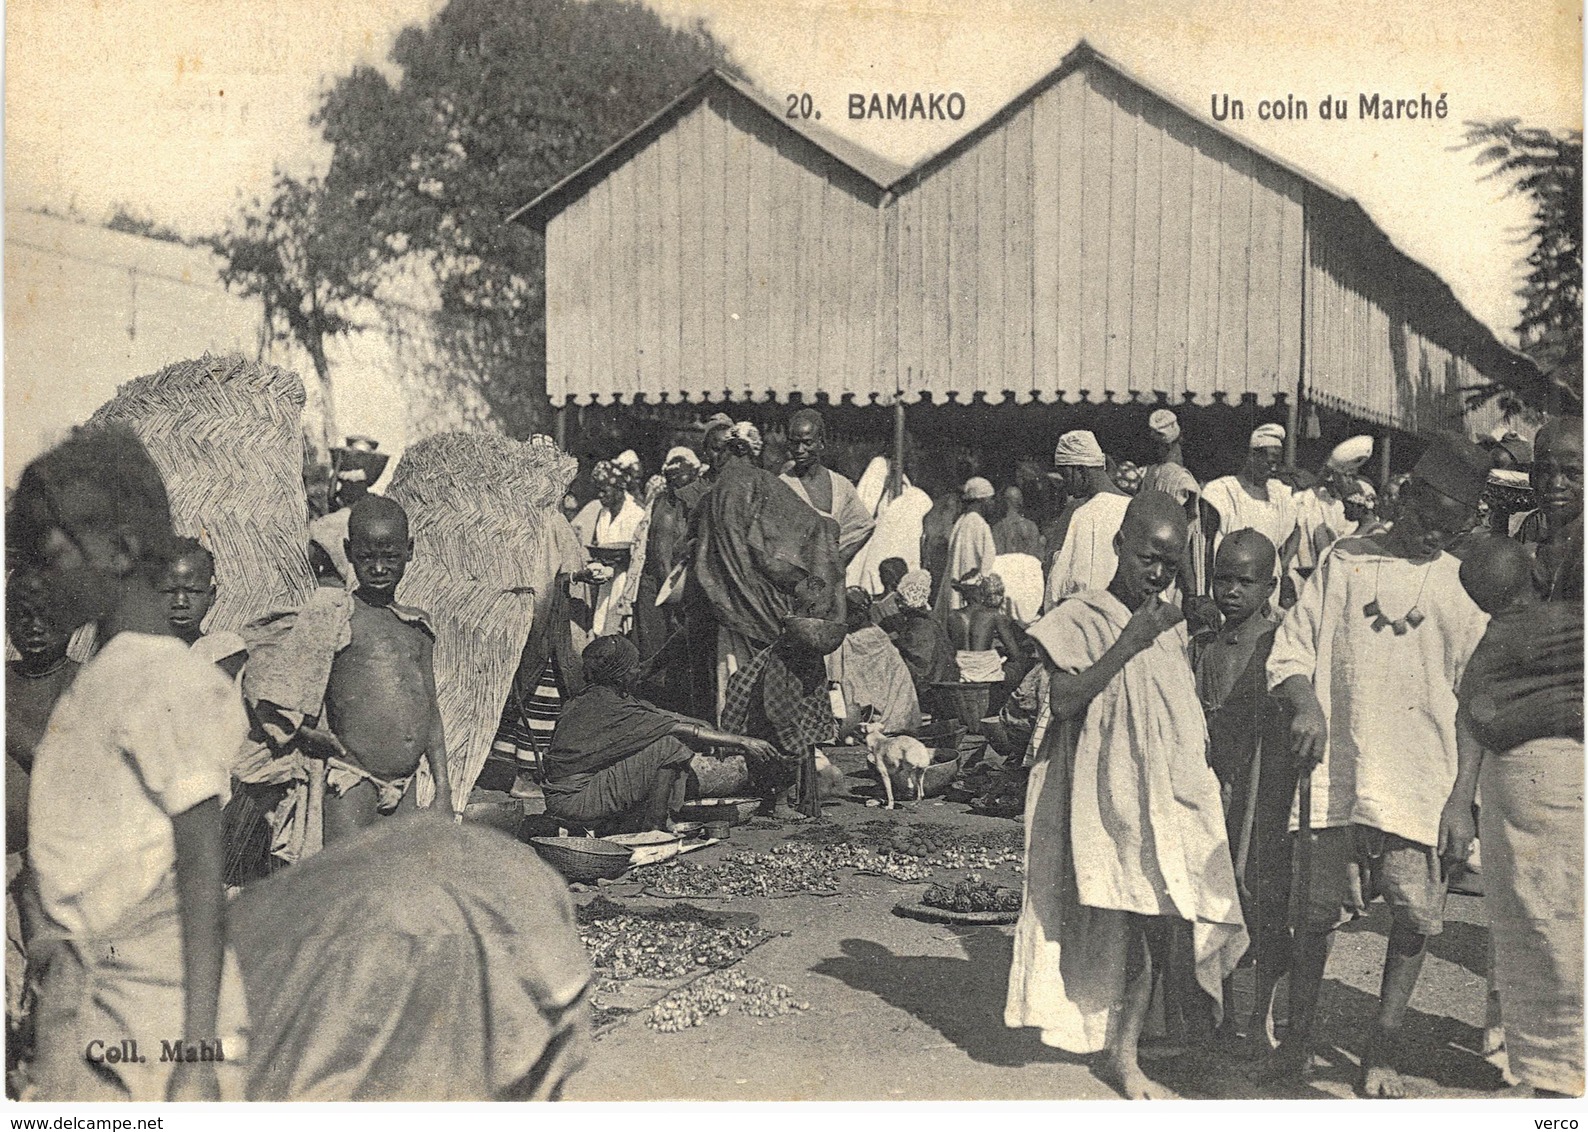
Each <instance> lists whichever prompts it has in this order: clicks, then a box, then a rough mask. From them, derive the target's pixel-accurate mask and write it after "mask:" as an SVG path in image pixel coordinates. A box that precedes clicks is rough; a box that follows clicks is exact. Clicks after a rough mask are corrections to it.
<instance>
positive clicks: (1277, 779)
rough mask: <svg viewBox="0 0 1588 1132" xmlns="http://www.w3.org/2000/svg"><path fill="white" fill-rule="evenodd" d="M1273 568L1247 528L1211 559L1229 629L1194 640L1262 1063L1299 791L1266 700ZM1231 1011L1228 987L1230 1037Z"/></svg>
mask: <svg viewBox="0 0 1588 1132" xmlns="http://www.w3.org/2000/svg"><path fill="white" fill-rule="evenodd" d="M1275 562H1276V557H1275V550H1274V544H1273V543H1272V542H1270V541H1269V539H1268V536H1267V535H1264V534H1262V533H1260V532H1258V531H1255V530H1252V529H1250V528H1248V529H1246V530H1242V531H1236V532H1235V533H1234V534H1232V535H1230V536H1229V537H1228V538H1226V539H1225V540H1224V541H1223V543H1222V544H1220V546H1219V550H1218V554H1217V555H1215V557H1214V561H1213V585H1212V592H1213V600H1214V602H1215V604H1216V605H1217V606H1218V610H1219V615H1220V616H1221V617H1222V618H1223V624H1222V625H1221V626H1220V627H1219V628H1218V629H1216V630H1212V631H1209V632H1206V633H1200V634H1198V635H1197V636H1196V637H1194V638H1192V641H1191V660H1192V667H1193V668H1194V669H1195V671H1196V678H1197V695H1198V696H1199V697H1201V700H1202V708H1203V710H1204V711H1205V712H1206V713H1207V720H1208V763H1209V765H1211V766H1212V767H1213V773H1214V774H1215V775H1216V776H1217V777H1218V780H1219V790H1220V793H1221V795H1222V797H1223V800H1224V828H1225V833H1226V834H1227V835H1228V837H1229V843H1230V855H1231V857H1233V858H1234V864H1235V880H1236V886H1237V887H1238V889H1239V890H1240V894H1241V909H1242V913H1243V915H1244V916H1245V918H1246V925H1247V930H1248V931H1249V932H1250V933H1251V936H1252V951H1253V956H1252V957H1253V959H1254V960H1255V962H1256V966H1257V989H1256V994H1255V1001H1254V1003H1253V1006H1252V1014H1251V1021H1250V1025H1249V1027H1248V1029H1247V1039H1248V1041H1249V1042H1250V1043H1251V1044H1252V1045H1253V1046H1254V1047H1255V1049H1256V1050H1258V1051H1259V1052H1261V1053H1263V1054H1266V1053H1267V1052H1268V1051H1269V1050H1271V1049H1272V1048H1273V1017H1272V1015H1273V1001H1274V988H1275V987H1276V986H1277V985H1278V983H1279V977H1280V976H1281V975H1283V974H1284V973H1285V969H1286V967H1287V966H1288V964H1289V959H1290V931H1289V928H1288V924H1287V908H1286V906H1287V901H1288V899H1289V893H1290V846H1289V840H1288V838H1287V836H1286V822H1287V821H1288V820H1289V818H1290V801H1291V797H1292V796H1293V795H1294V794H1295V787H1296V775H1295V771H1294V769H1293V764H1292V761H1291V758H1290V748H1289V736H1288V735H1287V734H1286V733H1284V732H1283V731H1280V730H1278V726H1279V720H1280V713H1279V712H1278V710H1277V707H1278V704H1277V702H1276V701H1274V700H1272V698H1271V697H1270V696H1269V695H1268V688H1267V681H1266V672H1265V669H1266V667H1267V664H1268V654H1269V652H1270V651H1271V650H1272V648H1273V646H1274V631H1275V630H1276V629H1278V628H1279V622H1278V620H1277V619H1275V618H1274V617H1273V616H1272V610H1271V607H1270V604H1269V603H1270V601H1271V599H1272V598H1273V595H1274V589H1275V577H1274V575H1275ZM1232 1005H1233V999H1232V994H1231V987H1230V984H1229V981H1228V980H1226V982H1225V986H1224V1031H1223V1033H1224V1035H1225V1036H1227V1037H1233V1036H1234V1035H1235V1029H1236V1027H1235V1016H1234V1013H1233V1011H1232Z"/></svg>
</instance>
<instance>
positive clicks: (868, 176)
mask: <svg viewBox="0 0 1588 1132" xmlns="http://www.w3.org/2000/svg"><path fill="white" fill-rule="evenodd" d="M713 94H726V95H727V96H728V97H731V98H734V99H736V100H740V101H742V102H743V103H744V104H745V105H746V106H748V107H750V108H752V109H753V110H754V111H755V112H757V113H759V114H763V115H765V116H766V117H767V118H768V119H769V120H770V121H772V122H775V123H777V125H778V126H779V127H780V128H782V129H785V130H788V131H789V132H790V133H792V134H795V135H797V136H799V137H800V138H803V139H804V140H805V141H807V142H809V143H810V144H811V145H813V146H815V147H816V148H817V149H818V150H820V151H821V152H822V153H825V154H826V155H827V156H828V157H830V158H832V159H833V160H834V161H836V162H838V163H839V164H840V165H842V166H843V167H844V168H846V169H848V170H849V171H851V172H852V173H854V174H857V175H858V176H859V177H860V178H861V180H862V181H864V182H865V183H866V184H867V185H868V186H869V187H871V188H872V189H874V190H875V192H876V197H877V202H878V203H881V200H882V197H883V195H884V194H886V193H887V191H888V187H889V186H890V185H892V184H893V183H894V182H895V181H897V180H899V178H901V177H902V176H904V174H905V172H906V170H905V167H904V166H902V165H896V164H894V163H893V162H892V161H889V160H888V159H887V158H885V157H879V156H878V155H877V154H875V153H872V152H871V151H870V150H868V149H866V148H864V147H863V146H859V145H856V144H855V143H854V142H852V141H849V140H848V139H846V138H842V137H839V136H838V135H837V134H835V133H833V132H832V131H831V130H829V129H827V128H826V127H825V126H822V125H819V124H818V123H816V122H814V121H811V120H809V119H803V118H790V117H788V116H787V115H786V113H785V112H784V109H785V108H784V107H782V106H779V105H778V104H777V102H776V101H774V100H773V99H772V98H771V97H770V96H769V95H767V94H764V93H763V92H761V91H759V90H757V89H756V88H755V87H753V86H751V85H750V84H749V83H747V82H743V81H742V80H740V79H736V78H734V77H733V76H732V75H729V74H727V73H726V72H724V71H720V70H718V69H717V68H715V67H713V68H711V69H710V70H708V71H706V72H705V73H704V74H702V75H701V76H700V78H698V79H696V80H695V82H694V83H692V84H691V85H690V86H689V88H688V89H687V90H685V91H684V92H683V93H682V94H680V95H679V96H678V97H677V98H675V99H673V101H671V102H669V103H668V104H667V105H666V106H664V107H663V108H662V109H661V111H660V112H658V113H657V114H656V115H654V116H653V117H652V118H650V119H649V120H648V121H646V122H645V123H644V124H643V125H641V126H640V127H639V128H638V129H636V130H635V131H634V132H633V133H631V134H629V135H628V136H627V137H625V138H623V139H622V140H621V141H619V142H618V143H617V144H616V145H614V146H612V147H611V148H610V149H608V150H606V151H605V152H604V153H602V154H600V155H599V156H597V157H596V158H595V159H594V160H593V161H591V162H589V163H588V164H586V165H584V166H582V167H581V168H579V169H576V170H575V171H574V172H573V173H571V174H569V175H568V176H566V177H564V178H563V179H562V180H561V181H558V182H557V183H556V184H555V185H553V186H552V187H551V188H549V189H547V190H546V191H545V192H543V193H541V194H540V196H538V197H536V198H535V199H534V200H532V201H530V202H529V203H528V204H526V205H524V206H523V207H522V208H519V209H517V210H516V211H514V212H513V213H511V214H510V215H509V216H508V218H507V219H508V220H509V221H514V220H519V221H522V222H524V223H526V224H528V225H529V226H530V227H532V228H535V229H537V230H539V231H544V230H545V227H546V224H547V223H548V222H549V221H550V220H551V218H552V217H553V216H555V215H557V213H559V212H561V211H562V210H563V209H565V208H567V207H568V206H569V205H570V204H572V203H573V202H574V201H576V200H578V199H579V198H580V197H582V196H584V194H585V193H586V192H588V191H589V190H590V188H591V187H592V186H594V185H595V184H596V183H597V182H599V181H600V180H601V179H602V178H604V177H605V176H606V175H607V174H608V173H610V172H611V171H612V170H613V169H615V168H617V167H618V166H619V165H622V164H623V163H624V162H626V161H628V160H629V159H630V158H631V157H633V156H634V155H635V154H636V153H638V152H639V151H640V150H642V149H644V148H645V147H646V146H647V145H649V144H650V143H651V141H652V140H653V139H654V138H656V137H657V136H658V135H659V134H662V133H664V132H666V131H667V130H669V129H671V128H672V127H673V125H674V124H675V123H677V122H678V120H679V119H680V118H682V117H683V116H684V115H686V114H688V113H689V112H690V111H691V110H693V109H694V108H695V107H697V106H699V105H700V104H701V103H702V102H704V101H705V100H706V99H707V98H709V97H711V96H712V95H713Z"/></svg>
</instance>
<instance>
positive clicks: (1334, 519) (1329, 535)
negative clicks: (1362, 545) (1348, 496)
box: [1295, 485, 1351, 570]
mask: <svg viewBox="0 0 1588 1132" xmlns="http://www.w3.org/2000/svg"><path fill="white" fill-rule="evenodd" d="M1295 501H1296V526H1297V527H1299V528H1300V530H1301V539H1300V540H1299V541H1298V542H1297V544H1296V565H1297V566H1299V567H1301V568H1302V569H1304V570H1307V569H1313V568H1316V567H1317V565H1318V563H1319V562H1321V561H1323V556H1324V555H1325V554H1327V553H1328V550H1329V547H1330V546H1331V545H1332V544H1333V543H1334V540H1335V539H1337V538H1340V537H1341V536H1342V535H1344V534H1345V532H1346V529H1347V528H1349V527H1350V526H1351V524H1350V523H1349V522H1348V521H1347V520H1346V517H1345V503H1344V502H1343V501H1342V500H1339V499H1336V498H1335V495H1334V493H1333V492H1332V491H1330V490H1329V489H1328V488H1326V487H1323V486H1322V485H1319V486H1317V487H1312V488H1308V489H1307V490H1306V491H1303V492H1300V493H1299V494H1297V495H1296V496H1295Z"/></svg>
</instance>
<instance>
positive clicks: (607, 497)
mask: <svg viewBox="0 0 1588 1132" xmlns="http://www.w3.org/2000/svg"><path fill="white" fill-rule="evenodd" d="M590 478H591V480H592V481H594V483H595V486H596V497H595V498H594V499H593V500H591V501H590V502H589V503H588V504H586V505H585V508H584V510H583V511H580V512H579V514H578V516H577V517H575V519H574V521H573V525H574V529H575V530H576V531H578V532H579V536H580V538H581V539H583V540H584V545H585V547H586V549H587V550H589V552H590V555H591V557H592V558H594V559H595V560H596V562H597V564H598V565H599V566H600V569H599V570H598V571H596V575H597V576H598V577H599V576H602V575H609V577H608V579H607V580H606V581H602V582H600V583H599V584H596V585H593V586H592V587H591V589H592V593H591V597H590V607H591V609H592V611H593V612H592V617H591V624H590V631H591V632H592V633H593V634H595V635H597V636H600V635H601V634H604V633H619V632H622V631H624V629H626V628H627V625H626V622H627V620H628V618H629V615H630V613H631V612H632V610H633V604H632V599H631V598H627V597H626V592H627V589H628V581H629V577H628V575H629V567H630V565H631V561H632V557H633V547H634V539H635V536H636V534H637V533H638V531H639V526H640V523H641V522H642V521H643V520H644V518H645V512H644V510H643V509H641V507H640V505H639V504H638V503H636V502H635V501H634V497H633V496H631V495H630V494H629V491H628V484H629V480H628V476H627V475H626V474H625V473H624V471H623V469H622V468H620V467H618V465H617V464H616V462H614V461H612V460H602V461H601V462H600V463H598V464H596V466H595V467H594V468H592V469H591V470H590Z"/></svg>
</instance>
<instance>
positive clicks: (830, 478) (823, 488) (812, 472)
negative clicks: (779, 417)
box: [779, 409, 876, 565]
mask: <svg viewBox="0 0 1588 1132" xmlns="http://www.w3.org/2000/svg"><path fill="white" fill-rule="evenodd" d="M826 447H827V426H826V424H825V423H824V422H823V421H822V415H821V414H820V413H818V412H817V411H816V410H815V409H801V410H799V412H797V413H795V414H794V415H793V416H792V417H790V418H789V425H788V453H789V467H788V469H787V470H786V471H784V473H783V474H782V475H781V476H780V477H779V478H780V479H782V481H783V482H784V483H786V484H788V485H789V487H791V488H792V489H793V490H794V494H795V495H797V496H799V497H800V498H801V499H803V500H804V501H805V502H806V504H808V505H809V506H810V509H811V510H812V511H815V512H816V513H817V514H818V515H820V516H821V517H822V518H824V519H828V520H831V521H832V523H833V524H834V525H835V526H836V527H837V528H838V556H839V558H841V559H842V560H843V562H844V564H845V565H848V564H849V563H850V562H851V561H852V560H853V559H854V557H855V555H856V554H858V553H860V548H861V547H863V546H864V545H865V544H866V540H867V539H869V538H870V537H871V531H872V528H873V527H875V526H876V524H875V523H874V522H873V521H872V518H871V511H870V509H869V508H867V507H866V505H865V504H864V503H862V502H860V494H859V492H857V491H856V490H855V485H854V484H852V483H850V482H849V481H848V480H847V479H845V478H844V477H843V476H841V475H839V474H838V473H837V472H835V471H833V470H832V469H831V468H829V467H827V466H826V465H825V464H823V463H822V452H823V451H824V450H825V449H826Z"/></svg>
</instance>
